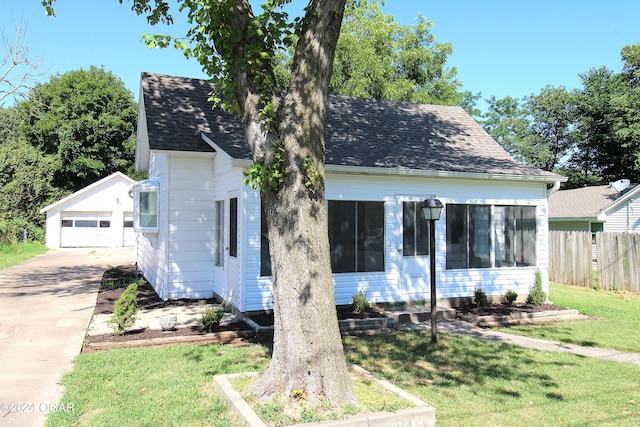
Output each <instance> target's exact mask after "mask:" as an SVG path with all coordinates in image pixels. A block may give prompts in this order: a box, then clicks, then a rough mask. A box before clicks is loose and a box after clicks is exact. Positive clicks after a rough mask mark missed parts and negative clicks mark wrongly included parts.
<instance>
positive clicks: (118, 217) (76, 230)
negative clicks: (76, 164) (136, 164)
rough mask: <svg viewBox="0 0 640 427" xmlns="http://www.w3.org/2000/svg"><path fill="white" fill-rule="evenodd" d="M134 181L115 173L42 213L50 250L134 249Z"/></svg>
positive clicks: (43, 210)
mask: <svg viewBox="0 0 640 427" xmlns="http://www.w3.org/2000/svg"><path fill="white" fill-rule="evenodd" d="M134 183H135V181H134V180H132V179H131V178H129V177H128V176H126V175H124V174H123V173H121V172H116V173H114V174H111V175H109V176H107V177H106V178H103V179H101V180H99V181H97V182H94V183H93V184H91V185H88V186H87V187H85V188H83V189H81V190H78V191H76V192H75V193H73V194H70V195H68V196H67V197H65V198H63V199H60V200H58V201H57V202H55V203H52V204H50V205H49V206H47V207H45V208H43V209H41V210H40V213H46V214H47V223H46V227H47V230H46V236H47V238H46V240H47V241H46V245H47V247H48V248H73V247H119V246H134V245H135V232H134V231H133V199H132V198H131V197H130V196H129V190H130V188H131V187H132V185H133V184H134Z"/></svg>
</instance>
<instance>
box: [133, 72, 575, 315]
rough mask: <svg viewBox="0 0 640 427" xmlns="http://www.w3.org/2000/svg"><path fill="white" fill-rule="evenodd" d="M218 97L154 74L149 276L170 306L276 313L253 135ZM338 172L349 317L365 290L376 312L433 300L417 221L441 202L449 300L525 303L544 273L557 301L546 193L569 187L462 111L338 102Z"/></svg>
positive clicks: (329, 152)
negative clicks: (479, 292)
mask: <svg viewBox="0 0 640 427" xmlns="http://www.w3.org/2000/svg"><path fill="white" fill-rule="evenodd" d="M210 90H211V87H210V86H209V84H208V83H207V82H205V81H201V80H196V79H188V78H181V77H172V76H165V75H159V74H151V73H143V75H142V82H141V95H140V102H139V108H140V112H139V121H138V132H137V135H138V140H137V149H136V165H137V168H138V169H139V170H146V171H148V174H149V177H150V179H153V180H154V184H153V185H157V188H156V189H154V190H153V191H156V192H157V202H156V195H153V196H149V195H148V194H144V193H145V190H144V188H143V184H141V185H140V187H139V189H138V190H137V192H136V193H135V194H136V198H137V199H136V201H137V203H138V206H141V208H140V211H141V212H138V211H136V215H142V214H145V212H146V213H148V209H147V208H149V206H152V207H153V208H154V209H156V211H154V212H156V217H155V219H154V222H153V224H155V225H153V226H152V227H148V228H145V229H144V230H142V231H141V234H140V237H139V239H138V251H137V252H138V260H137V261H138V266H139V268H140V269H141V270H142V272H143V274H144V276H145V277H146V278H147V280H149V282H150V283H151V284H152V285H153V286H154V288H155V289H156V291H157V292H158V294H159V295H160V296H161V297H162V298H164V299H174V298H205V297H211V296H217V297H219V298H221V299H224V300H226V301H228V302H229V303H230V304H232V305H233V306H234V307H235V308H236V309H237V310H239V311H242V312H247V311H255V310H264V309H270V308H272V296H271V284H272V282H271V280H272V278H271V275H270V265H269V257H268V251H267V245H266V243H265V242H266V239H265V236H264V229H262V225H261V208H260V195H259V192H258V191H256V190H253V189H252V188H250V187H248V186H246V185H245V184H244V183H243V178H244V175H243V172H244V171H246V170H247V169H248V168H249V166H250V165H251V160H250V158H251V156H250V153H249V151H248V147H247V146H246V143H245V140H244V137H243V133H242V129H241V127H240V124H239V123H238V122H237V121H236V120H234V118H233V117H232V116H231V115H229V114H227V113H225V112H222V111H220V110H217V109H212V108H211V106H210V104H208V103H207V98H208V92H209V91H210ZM326 173H327V175H326V208H327V212H328V218H329V224H328V228H329V230H328V231H329V238H330V243H331V257H332V268H333V271H334V274H333V278H334V284H335V295H336V301H337V303H338V304H348V303H350V302H351V300H352V297H353V295H354V294H355V293H356V292H358V291H363V292H366V295H367V298H368V299H369V300H370V301H374V302H404V301H424V300H428V299H429V297H430V296H429V295H430V294H429V282H430V278H429V263H430V256H431V255H430V254H429V253H428V251H427V252H425V250H424V239H425V236H426V235H425V234H424V231H422V230H423V227H426V225H425V224H426V221H425V220H424V219H421V218H420V217H419V216H418V217H416V216H415V208H416V205H417V204H418V203H419V202H421V201H422V200H424V199H426V198H429V197H431V196H436V197H437V198H438V199H439V200H440V201H441V202H442V203H443V204H444V205H445V208H444V210H443V213H442V216H441V219H440V220H439V221H437V222H436V246H437V247H436V252H435V257H436V266H437V268H436V275H437V286H438V289H437V291H438V298H457V297H469V296H471V295H473V292H474V290H475V289H476V288H482V289H483V290H484V291H486V292H487V294H488V295H504V294H505V293H506V291H507V290H514V291H516V292H518V293H519V294H521V295H524V294H527V293H528V292H529V291H530V289H531V287H532V285H533V284H534V281H535V273H536V271H540V272H541V274H542V277H543V284H544V287H545V289H546V290H547V291H548V280H547V277H548V202H547V192H548V189H549V188H550V187H552V186H553V185H554V184H556V183H558V182H559V181H564V178H563V177H560V176H558V175H555V174H551V173H548V172H544V171H540V170H536V169H531V168H528V167H524V166H522V165H519V164H518V163H517V162H515V161H514V160H513V159H512V158H511V157H510V156H509V155H508V154H507V153H506V152H505V151H504V150H503V149H502V148H501V147H500V146H499V145H498V144H497V143H496V142H495V141H494V140H493V139H491V138H490V137H489V135H488V134H487V133H486V132H484V130H483V129H482V128H481V127H480V126H479V125H478V124H477V123H476V122H475V121H473V119H472V118H471V117H470V116H469V115H468V114H467V113H466V112H464V110H462V109H461V108H458V107H441V106H428V105H419V104H409V103H397V102H386V101H376V100H363V99H357V98H348V97H337V96H332V97H330V107H329V111H328V113H327V134H326ZM138 198H139V200H138ZM149 200H152V201H153V203H151V204H149V203H147V202H148V201H149ZM143 211H144V212H143ZM155 220H157V221H155ZM421 221H422V222H421ZM423 223H424V224H423ZM340 227H342V228H340ZM345 227H346V229H348V230H349V231H348V232H347V233H341V232H338V231H337V230H343V229H345ZM356 230H357V233H356V232H355V231H356ZM356 235H357V236H361V235H362V236H364V237H362V239H361V238H360V237H355V236H356ZM345 236H346V237H345ZM352 236H354V237H352ZM358 239H361V240H358ZM354 254H355V255H354ZM301 268H304V266H301Z"/></svg>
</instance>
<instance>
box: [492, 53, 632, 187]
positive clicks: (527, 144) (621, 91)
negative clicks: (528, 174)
mask: <svg viewBox="0 0 640 427" xmlns="http://www.w3.org/2000/svg"><path fill="white" fill-rule="evenodd" d="M621 56H622V60H623V68H622V71H621V72H620V73H615V72H613V71H611V70H609V69H607V68H606V67H600V68H592V69H590V70H589V71H588V72H586V73H583V74H580V79H581V83H582V88H580V89H577V90H573V91H571V92H568V91H566V90H565V89H564V88H562V87H560V88H553V87H549V86H548V87H546V88H544V89H543V90H542V91H541V92H540V94H538V95H533V94H532V95H531V96H529V97H526V98H525V99H524V101H522V102H521V101H519V100H518V99H512V98H510V97H506V98H504V99H502V100H496V99H495V98H491V99H489V100H487V102H488V103H489V108H488V111H487V113H485V114H484V115H483V119H482V120H481V123H482V125H483V126H484V127H485V129H486V130H487V132H489V133H490V134H491V135H492V136H493V137H494V139H496V140H497V141H498V142H499V143H500V144H502V146H503V147H504V148H505V149H506V150H507V151H509V152H510V153H511V154H512V155H513V156H514V157H515V158H516V159H517V160H519V161H520V162H522V163H525V164H529V165H531V166H536V167H540V168H542V169H545V170H548V171H555V172H558V173H561V174H563V175H565V176H567V177H569V181H568V182H567V184H566V185H565V187H566V188H571V187H578V186H584V185H594V184H602V183H607V182H611V181H615V180H618V179H621V178H629V179H630V180H632V181H635V182H638V181H640V114H638V111H640V83H639V82H640V44H635V45H629V46H625V47H623V48H622V50H621Z"/></svg>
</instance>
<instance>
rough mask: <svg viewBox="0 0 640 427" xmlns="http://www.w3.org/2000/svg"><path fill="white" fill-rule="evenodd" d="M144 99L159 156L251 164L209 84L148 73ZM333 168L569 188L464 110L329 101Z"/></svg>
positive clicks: (239, 128)
mask: <svg viewBox="0 0 640 427" xmlns="http://www.w3.org/2000/svg"><path fill="white" fill-rule="evenodd" d="M141 89H142V92H141V96H143V100H142V102H141V105H144V109H145V114H146V127H147V132H148V141H147V143H148V144H149V148H150V149H151V150H175V151H203V152H207V151H208V152H211V151H214V148H212V147H211V146H210V145H208V144H206V143H205V142H204V141H203V139H202V138H201V135H200V134H204V135H205V136H206V138H207V139H209V140H210V141H211V142H213V143H214V146H217V147H219V148H220V149H222V150H223V151H225V152H226V153H227V154H228V155H230V156H231V157H232V158H234V159H246V160H250V159H251V153H250V151H249V148H248V146H247V143H246V142H245V139H244V133H243V131H242V126H241V123H240V121H239V120H237V119H235V118H234V117H233V116H232V115H231V114H229V113H226V112H224V111H222V110H220V109H212V106H211V103H210V102H209V101H208V98H209V92H210V91H211V90H212V89H213V86H212V85H211V84H210V83H209V82H207V81H205V80H198V79H191V78H184V77H173V76H167V75H162V74H153V73H142V80H141ZM326 125H327V127H326V135H325V146H326V151H325V153H326V159H325V163H326V164H327V165H334V166H344V167H350V166H359V167H370V168H388V169H391V168H396V169H398V168H399V169H407V170H416V171H437V172H453V173H456V172H460V173H474V174H492V175H500V176H507V175H509V176H511V177H513V178H518V179H533V180H543V181H546V182H553V181H564V180H566V179H565V178H564V177H561V176H559V175H556V174H553V173H550V172H546V171H542V170H539V169H534V168H530V167H527V166H523V165H521V164H519V163H517V162H516V161H515V160H514V159H513V158H512V157H511V156H510V155H509V154H508V153H507V152H506V151H505V150H504V149H503V148H502V147H501V146H500V145H499V144H498V143H497V142H496V141H495V140H494V139H493V138H491V136H490V135H489V134H488V133H487V132H485V130H484V129H483V128H482V127H481V126H480V125H479V124H478V123H477V122H476V121H475V120H473V118H472V117H471V116H469V114H467V113H466V112H465V111H464V109H462V108H461V107H448V106H437V105H425V104H416V103H408V102H392V101H380V100H374V99H362V98H353V97H346V96H336V95H330V96H329V109H328V112H327V119H326Z"/></svg>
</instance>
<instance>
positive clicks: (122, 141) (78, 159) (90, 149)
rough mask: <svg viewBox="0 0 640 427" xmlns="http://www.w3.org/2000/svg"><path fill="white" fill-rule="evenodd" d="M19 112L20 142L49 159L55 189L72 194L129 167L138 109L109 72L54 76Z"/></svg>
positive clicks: (94, 69)
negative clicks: (21, 140)
mask: <svg viewBox="0 0 640 427" xmlns="http://www.w3.org/2000/svg"><path fill="white" fill-rule="evenodd" d="M18 108H19V110H20V115H21V124H20V128H19V129H20V137H21V138H24V140H25V141H27V142H29V143H30V144H31V145H33V146H34V147H36V148H37V149H38V150H40V152H42V154H43V155H45V156H48V157H49V158H50V159H51V161H52V163H53V167H54V175H53V182H52V183H53V185H54V186H55V187H57V188H60V189H63V190H65V191H76V190H79V189H80V188H82V187H84V186H86V185H88V184H91V183H93V182H95V181H97V180H98V179H100V178H103V177H105V176H107V175H109V174H111V173H113V172H116V171H121V172H125V173H126V172H127V170H128V169H129V168H130V167H131V165H132V164H133V160H134V155H135V138H134V132H135V126H136V121H137V115H138V112H137V105H136V103H135V101H134V98H133V94H132V93H131V92H130V91H129V90H128V89H127V88H126V87H125V86H124V83H123V82H122V80H120V79H119V78H118V77H116V76H115V75H114V74H113V73H111V72H109V71H105V70H104V69H102V68H97V67H93V66H92V67H90V68H89V69H88V70H82V69H81V70H75V71H70V72H67V73H64V74H61V75H56V76H53V77H52V78H51V79H50V80H49V81H48V82H46V83H41V84H38V85H36V86H35V87H34V88H33V90H32V91H31V93H30V94H29V98H28V100H26V101H23V102H22V103H20V104H19V105H18Z"/></svg>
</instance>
